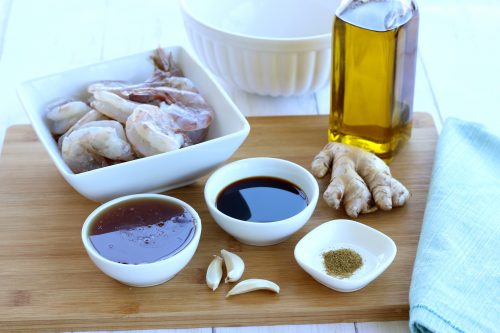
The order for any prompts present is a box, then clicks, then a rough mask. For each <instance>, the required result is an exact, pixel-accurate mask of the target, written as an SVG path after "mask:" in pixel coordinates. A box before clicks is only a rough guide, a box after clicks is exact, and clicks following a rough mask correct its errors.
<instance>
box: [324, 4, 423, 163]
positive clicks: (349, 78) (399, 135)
mask: <svg viewBox="0 0 500 333" xmlns="http://www.w3.org/2000/svg"><path fill="white" fill-rule="evenodd" d="M418 21H419V16H418V10H417V7H416V5H415V3H414V2H413V1H409V0H408V1H403V0H400V1H389V0H367V1H366V0H365V1H361V0H353V1H351V2H348V3H346V4H343V6H342V7H341V8H339V9H338V11H337V13H336V17H335V20H334V25H333V34H332V37H333V44H332V78H331V80H332V82H331V101H330V102H331V103H330V123H329V132H328V139H329V140H330V141H336V142H343V143H346V144H351V145H355V146H358V147H361V148H363V149H365V150H368V151H371V152H373V153H375V154H377V155H378V156H379V157H381V158H382V159H384V160H386V161H390V160H392V158H393V156H394V155H395V153H396V152H397V151H398V150H399V149H400V147H401V146H402V145H403V144H404V143H405V142H406V141H408V139H409V138H410V135H411V129H412V115H413V92H414V85H415V71H416V59H417V39H418Z"/></svg>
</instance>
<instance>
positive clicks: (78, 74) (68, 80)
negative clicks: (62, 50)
mask: <svg viewBox="0 0 500 333" xmlns="http://www.w3.org/2000/svg"><path fill="white" fill-rule="evenodd" d="M165 51H166V52H172V55H173V57H174V60H175V62H176V63H177V65H178V66H179V67H180V68H181V69H182V70H183V72H184V75H185V76H186V77H188V78H189V79H191V80H192V81H193V83H194V84H195V86H196V87H197V88H198V90H199V91H200V93H201V95H202V96H203V97H204V98H205V100H206V101H207V102H208V103H209V104H210V105H211V106H212V107H213V109H214V111H215V117H214V121H213V123H212V124H211V125H210V127H209V130H208V136H207V140H206V141H204V142H202V143H199V144H196V145H193V146H189V147H186V148H182V149H179V150H175V151H171V152H167V153H163V154H159V155H155V156H150V157H145V158H141V159H136V160H133V161H129V162H124V163H120V164H116V165H112V166H107V167H104V168H100V169H95V170H91V171H87V172H83V173H79V174H75V173H73V172H72V171H71V169H70V168H69V167H68V166H67V165H66V163H65V162H64V161H63V159H62V157H61V153H60V151H59V149H58V147H57V142H56V140H55V139H54V138H53V136H52V134H51V133H50V131H49V127H48V123H47V120H46V118H45V112H46V108H47V105H48V104H49V103H51V102H53V101H54V100H56V99H60V98H69V97H73V98H79V99H82V100H87V98H88V97H89V94H88V93H87V86H88V85H89V84H90V83H92V82H95V81H99V80H125V81H130V82H142V81H144V80H146V79H147V78H149V77H150V76H151V75H152V73H153V64H152V62H151V60H150V56H151V55H152V54H153V50H151V51H147V52H143V53H139V54H135V55H131V56H127V57H123V58H119V59H115V60H110V61H104V62H100V63H97V64H94V65H89V66H84V67H81V68H77V69H73V70H69V71H66V72H62V73H59V74H54V75H49V76H45V77H42V78H38V79H34V80H30V81H27V82H24V83H22V84H20V85H19V87H18V89H17V92H18V96H19V99H20V100H21V103H22V104H23V106H24V108H25V110H26V112H27V114H28V116H29V118H30V120H31V123H32V125H33V128H34V129H35V132H36V134H37V135H38V138H39V139H40V141H41V142H42V144H43V146H44V147H45V149H46V150H47V152H48V153H49V155H50V157H51V158H52V160H53V161H54V164H55V165H56V167H57V169H58V170H59V172H60V173H61V175H62V176H63V177H64V179H66V181H67V182H68V183H69V184H70V185H71V186H73V188H74V189H75V190H76V191H78V192H79V193H80V194H82V195H83V196H85V197H87V198H88V199H91V200H94V201H99V202H104V201H108V200H111V199H114V198H117V197H120V196H124V195H128V194H136V193H143V192H149V193H159V192H164V191H167V190H169V189H173V188H177V187H181V186H185V185H188V184H190V183H192V182H194V181H195V180H196V179H198V178H199V177H201V176H203V175H205V174H207V173H208V172H210V171H211V170H213V169H215V168H216V167H218V166H219V165H220V164H222V163H223V162H224V161H225V160H226V159H228V158H229V157H230V156H231V155H232V154H233V153H234V152H235V151H236V149H238V147H239V146H240V145H241V144H242V143H243V141H244V140H245V139H246V137H247V136H248V133H249V131H250V125H249V124H248V122H247V120H246V119H245V117H244V116H243V115H242V114H241V112H240V111H239V110H238V108H237V107H236V105H235V104H234V103H233V102H232V101H231V99H230V98H229V96H228V95H227V94H226V93H225V92H224V90H223V89H222V88H221V86H220V85H219V84H218V83H217V82H216V81H215V80H214V78H213V76H212V75H211V74H209V73H208V72H207V71H206V70H205V68H203V67H202V66H201V65H200V64H199V62H198V61H197V60H195V59H194V58H193V57H192V56H191V55H190V54H189V53H188V52H187V51H186V50H185V49H184V48H183V47H180V46H173V47H168V48H165Z"/></svg>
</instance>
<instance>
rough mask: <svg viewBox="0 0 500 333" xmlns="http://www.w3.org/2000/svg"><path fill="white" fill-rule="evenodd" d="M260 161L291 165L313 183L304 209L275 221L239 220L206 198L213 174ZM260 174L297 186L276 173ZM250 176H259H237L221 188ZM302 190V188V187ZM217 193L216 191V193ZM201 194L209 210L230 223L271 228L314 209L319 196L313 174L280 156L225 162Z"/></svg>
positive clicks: (287, 223) (208, 181)
mask: <svg viewBox="0 0 500 333" xmlns="http://www.w3.org/2000/svg"><path fill="white" fill-rule="evenodd" d="M262 161H269V162H272V163H280V164H282V165H283V164H286V165H288V166H291V167H292V168H295V169H296V170H298V171H299V172H301V173H302V174H304V175H305V176H306V178H307V180H308V181H310V182H311V184H313V192H312V197H311V198H308V199H309V202H308V204H307V206H306V207H305V208H304V209H302V210H301V211H300V212H298V213H297V214H295V215H293V216H290V217H288V218H286V219H283V220H277V221H271V222H255V221H244V220H239V219H236V218H234V217H231V216H229V215H226V214H224V213H223V212H221V211H220V210H219V209H218V208H217V207H216V205H215V203H214V202H212V200H208V197H209V194H208V190H209V186H213V185H212V183H213V182H214V180H213V179H214V176H215V177H217V176H221V175H223V174H224V172H226V169H227V168H229V167H234V165H238V164H243V163H259V162H262ZM261 176H264V177H265V176H269V177H275V178H279V179H283V180H286V181H289V182H291V183H292V184H294V185H296V186H298V185H297V184H296V182H295V181H294V180H292V179H288V178H285V177H280V176H276V175H261ZM250 177H259V176H258V175H257V176H246V177H238V179H237V180H235V181H232V182H229V183H228V184H226V185H225V186H224V187H223V188H225V187H227V186H229V185H231V184H233V183H234V182H236V181H238V180H242V179H246V178H250ZM301 189H302V188H301ZM302 190H304V189H302ZM219 193H220V192H219ZM219 193H217V195H218V194H219ZM217 195H216V196H215V199H217ZM203 196H204V197H205V202H206V204H207V206H208V208H209V209H210V210H212V211H215V212H217V213H219V214H221V215H223V217H224V218H225V219H227V220H228V221H229V222H231V223H236V224H240V225H244V226H252V227H255V228H273V227H276V226H280V225H282V224H285V225H289V224H290V220H292V219H295V218H297V216H299V215H303V214H307V211H308V210H310V209H313V210H314V209H315V207H316V204H317V202H318V198H319V185H318V182H317V181H316V179H315V178H314V176H313V175H312V174H311V173H310V172H309V171H308V170H307V169H306V168H304V167H303V166H301V165H298V164H296V163H293V162H291V161H288V160H285V159H280V158H275V157H250V158H245V159H240V160H237V161H233V162H230V163H227V164H225V165H224V166H222V167H220V168H219V169H217V170H216V171H214V172H213V173H212V174H211V175H210V177H209V178H208V179H207V181H206V183H205V187H204V189H203ZM216 222H217V220H216ZM217 223H218V222H217Z"/></svg>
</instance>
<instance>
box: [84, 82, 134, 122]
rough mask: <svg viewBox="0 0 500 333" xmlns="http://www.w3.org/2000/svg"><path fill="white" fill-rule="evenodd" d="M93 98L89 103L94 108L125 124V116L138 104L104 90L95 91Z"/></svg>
mask: <svg viewBox="0 0 500 333" xmlns="http://www.w3.org/2000/svg"><path fill="white" fill-rule="evenodd" d="M94 98H95V99H94V100H93V101H92V102H91V103H90V105H91V106H92V107H93V108H94V109H96V110H97V111H99V112H100V113H102V114H104V115H105V116H107V117H109V118H111V119H114V120H117V121H119V122H120V123H122V124H125V122H126V121H127V118H128V117H129V116H130V115H131V114H132V112H133V111H134V109H135V108H136V107H137V106H138V105H139V104H138V103H135V102H131V101H129V100H126V99H124V98H122V97H120V96H118V95H117V94H114V93H112V92H109V91H106V90H97V91H95V92H94Z"/></svg>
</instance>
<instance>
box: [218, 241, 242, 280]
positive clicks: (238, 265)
mask: <svg viewBox="0 0 500 333" xmlns="http://www.w3.org/2000/svg"><path fill="white" fill-rule="evenodd" d="M220 255H221V256H222V258H224V263H225V264H226V272H227V276H226V279H225V280H224V282H225V283H228V282H235V281H238V280H239V279H240V278H241V276H242V275H243V271H244V270H245V263H244V262H243V259H241V258H240V256H238V255H237V254H234V253H232V252H229V251H226V250H224V249H222V250H221V251H220Z"/></svg>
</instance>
